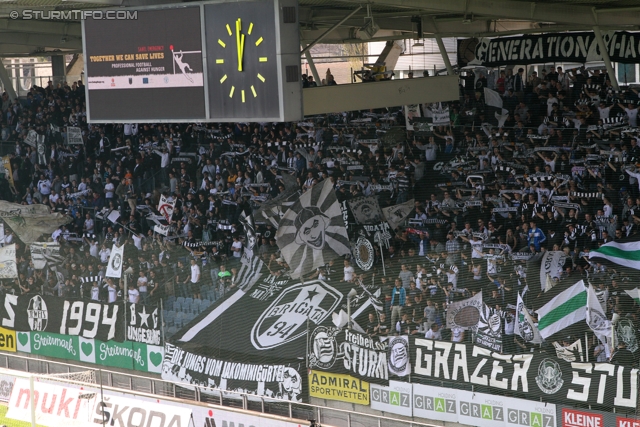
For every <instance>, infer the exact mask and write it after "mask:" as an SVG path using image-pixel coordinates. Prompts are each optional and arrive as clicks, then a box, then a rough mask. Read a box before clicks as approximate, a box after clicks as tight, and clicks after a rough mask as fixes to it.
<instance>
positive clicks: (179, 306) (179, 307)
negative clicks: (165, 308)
mask: <svg viewBox="0 0 640 427" xmlns="http://www.w3.org/2000/svg"><path fill="white" fill-rule="evenodd" d="M180 310H182V303H180V302H178V301H174V302H173V311H180Z"/></svg>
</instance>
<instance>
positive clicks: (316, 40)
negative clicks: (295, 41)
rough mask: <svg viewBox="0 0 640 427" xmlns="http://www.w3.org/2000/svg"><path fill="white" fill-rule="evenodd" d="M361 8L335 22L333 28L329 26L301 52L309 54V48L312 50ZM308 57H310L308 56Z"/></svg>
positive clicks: (360, 7) (359, 7)
mask: <svg viewBox="0 0 640 427" xmlns="http://www.w3.org/2000/svg"><path fill="white" fill-rule="evenodd" d="M360 9H362V6H358V7H357V8H356V9H355V10H354V11H353V12H351V13H350V14H348V15H347V16H345V17H344V18H342V19H341V20H340V21H338V22H337V23H335V24H333V25H332V26H331V28H329V29H328V30H327V31H325V32H324V33H322V34H321V35H320V37H318V38H317V39H315V40H314V41H312V42H311V43H309V44H308V45H307V47H305V48H304V49H302V52H300V54H305V55H306V54H307V52H309V50H311V48H312V47H314V46H315V45H316V44H318V43H320V41H322V39H324V38H325V37H327V36H328V35H329V33H331V32H332V31H333V30H335V29H336V28H338V27H339V26H340V25H342V24H343V23H345V22H346V21H347V20H348V19H349V18H351V17H352V16H353V15H355V14H356V13H357V12H358V11H359V10H360ZM307 59H309V58H308V57H307Z"/></svg>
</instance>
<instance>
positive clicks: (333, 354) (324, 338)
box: [309, 326, 340, 369]
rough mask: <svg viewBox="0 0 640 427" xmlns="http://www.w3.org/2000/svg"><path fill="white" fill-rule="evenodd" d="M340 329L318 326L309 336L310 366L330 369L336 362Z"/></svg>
mask: <svg viewBox="0 0 640 427" xmlns="http://www.w3.org/2000/svg"><path fill="white" fill-rule="evenodd" d="M338 332H340V329H338V328H327V327H325V326H318V327H317V328H316V329H315V330H314V331H313V332H312V333H311V337H310V338H309V346H310V347H311V348H310V349H309V368H315V367H318V368H320V369H329V368H331V367H332V366H333V364H334V363H335V362H336V358H337V356H338V343H337V342H336V335H338Z"/></svg>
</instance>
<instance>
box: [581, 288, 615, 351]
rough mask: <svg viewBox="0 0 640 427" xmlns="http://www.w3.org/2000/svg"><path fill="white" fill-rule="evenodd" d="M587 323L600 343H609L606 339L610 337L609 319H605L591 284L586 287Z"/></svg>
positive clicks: (605, 316)
mask: <svg viewBox="0 0 640 427" xmlns="http://www.w3.org/2000/svg"><path fill="white" fill-rule="evenodd" d="M587 325H589V328H591V330H592V331H593V333H594V334H596V336H597V337H598V339H599V340H600V342H602V344H604V345H608V344H610V343H609V342H608V339H610V338H611V328H612V326H611V321H610V320H609V319H607V315H606V314H605V312H604V311H603V310H602V305H601V304H600V301H599V300H598V295H597V294H596V291H595V289H593V285H591V284H589V288H588V289H587Z"/></svg>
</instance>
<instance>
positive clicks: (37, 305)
mask: <svg viewBox="0 0 640 427" xmlns="http://www.w3.org/2000/svg"><path fill="white" fill-rule="evenodd" d="M27 316H28V319H29V327H31V330H32V331H36V332H42V331H44V330H46V329H47V321H48V319H49V311H48V310H47V304H46V303H45V302H44V299H43V298H42V297H41V296H40V295H36V296H34V297H33V298H31V300H30V301H29V307H28V309H27Z"/></svg>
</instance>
